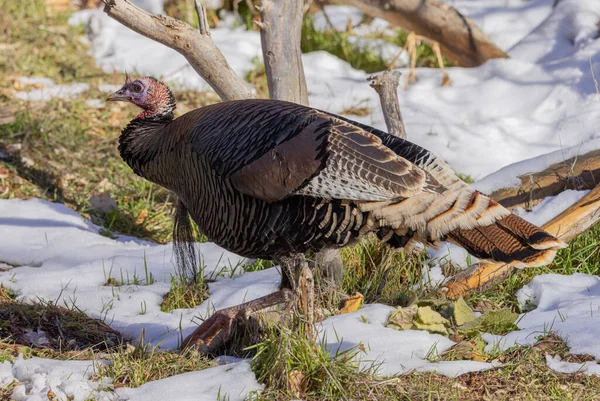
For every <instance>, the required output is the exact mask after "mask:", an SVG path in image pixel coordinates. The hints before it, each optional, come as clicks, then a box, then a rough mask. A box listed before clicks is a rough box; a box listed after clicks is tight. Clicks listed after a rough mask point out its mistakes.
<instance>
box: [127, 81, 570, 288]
mask: <svg viewBox="0 0 600 401" xmlns="http://www.w3.org/2000/svg"><path fill="white" fill-rule="evenodd" d="M135 83H138V84H143V85H144V86H147V92H148V93H146V94H143V93H139V94H138V93H137V92H136V93H134V92H135V91H134V92H131V91H128V90H127V88H129V87H131V86H132V85H134V84H135ZM135 83H129V84H126V86H125V87H124V89H122V90H121V91H120V92H121V94H119V92H117V94H115V97H116V98H117V99H116V100H127V101H131V102H132V103H135V104H138V105H139V106H140V107H143V108H144V112H142V114H140V115H139V116H138V117H137V118H136V119H134V120H133V121H131V123H129V125H128V126H127V127H126V128H125V129H124V130H123V133H122V135H121V137H120V145H119V150H120V152H121V156H122V157H123V159H124V160H125V161H126V162H127V163H128V164H129V165H130V166H131V168H132V169H133V170H134V172H135V173H136V174H138V175H140V176H142V177H144V178H146V179H148V180H150V181H152V182H155V183H157V184H159V185H161V186H163V187H165V188H167V189H169V190H171V191H172V192H174V193H175V194H176V195H177V197H178V198H179V206H178V211H177V214H176V224H175V235H174V239H175V241H176V243H177V244H179V248H178V249H179V252H176V253H177V254H178V255H180V258H181V259H186V258H189V252H190V251H191V250H192V249H193V248H191V247H189V246H188V247H186V243H187V241H189V240H190V238H189V235H190V233H191V231H190V230H189V219H187V217H186V213H189V215H190V216H191V218H192V219H193V220H194V221H195V222H196V224H197V225H198V228H199V229H200V231H201V232H202V233H204V234H205V235H206V236H207V237H208V238H209V240H211V241H213V242H215V243H217V244H219V245H220V246H222V247H223V248H225V249H228V250H230V251H232V252H234V253H237V254H240V255H243V256H247V257H253V258H264V259H274V260H276V261H281V260H284V259H285V258H288V257H292V256H294V255H301V254H305V253H306V252H310V251H318V250H321V249H323V248H327V247H342V246H345V245H347V244H349V243H351V242H353V241H355V240H356V239H357V238H359V237H360V236H361V235H364V234H366V233H369V232H373V233H376V234H377V235H378V236H379V238H381V239H382V240H383V241H387V242H388V243H390V244H392V245H395V246H404V245H406V244H407V243H409V242H411V241H419V242H424V243H427V244H431V245H436V244H437V243H439V242H440V241H442V240H450V241H453V242H455V243H457V244H459V245H461V246H463V247H465V248H466V249H467V250H468V251H469V252H471V253H473V254H474V255H475V256H477V257H480V258H487V259H493V260H497V261H502V262H506V263H511V264H513V265H516V266H521V267H523V266H532V265H538V264H545V263H548V262H549V261H550V260H551V259H552V257H553V256H554V254H555V252H556V250H557V249H558V248H560V247H562V246H563V243H562V242H561V241H559V240H557V239H556V238H554V237H552V236H551V235H549V234H547V233H545V232H544V231H542V230H541V229H539V228H538V227H535V226H534V225H532V224H529V223H527V222H526V221H524V220H522V219H520V218H519V217H517V216H514V215H512V214H510V212H509V211H507V210H506V209H504V208H503V207H502V206H500V205H499V204H497V203H496V202H494V201H492V200H490V199H489V198H487V197H486V196H485V195H483V194H481V193H479V192H477V191H474V190H473V189H471V188H470V187H468V186H467V185H466V184H465V183H464V182H462V181H461V180H460V179H459V178H458V177H457V176H456V174H455V173H454V172H453V171H452V169H450V167H449V166H448V165H447V164H446V163H444V162H443V161H442V160H440V159H439V158H437V157H436V156H435V155H433V154H431V153H430V152H428V151H427V150H425V149H423V148H421V147H419V146H417V145H415V144H412V143H410V142H408V141H405V140H402V139H400V138H397V137H394V136H391V135H389V134H387V133H385V132H382V131H379V130H376V129H374V128H372V127H368V126H365V125H362V124H359V123H356V122H353V121H350V120H347V119H345V118H343V117H339V116H336V115H333V114H329V113H326V112H323V111H319V110H316V109H312V108H309V107H305V106H301V105H297V104H294V103H288V102H282V101H271V100H240V101H233V102H224V103H219V104H215V105H211V106H207V107H203V108H201V109H197V110H193V111H191V112H189V113H186V114H185V115H183V116H181V117H179V118H177V119H173V109H174V102H173V101H172V95H170V91H168V89H166V87H165V86H164V85H162V84H161V83H159V82H158V81H156V80H153V79H150V78H144V79H143V80H141V81H140V80H138V81H135ZM127 85H129V86H127ZM136 89H140V88H139V87H138V88H136ZM165 89H166V90H167V91H168V95H167V94H165ZM128 96H129V97H128ZM153 99H154V101H155V102H159V103H160V102H162V103H160V104H158V105H157V104H147V103H148V102H149V101H151V100H153ZM136 102H137V103H136ZM144 102H146V103H144ZM186 255H187V256H186ZM180 263H181V261H180ZM288 279H289V280H292V278H291V277H288Z"/></svg>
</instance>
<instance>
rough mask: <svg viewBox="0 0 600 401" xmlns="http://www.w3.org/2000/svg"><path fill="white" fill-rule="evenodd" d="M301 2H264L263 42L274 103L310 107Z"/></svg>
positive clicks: (300, 0) (276, 0) (261, 24)
mask: <svg viewBox="0 0 600 401" xmlns="http://www.w3.org/2000/svg"><path fill="white" fill-rule="evenodd" d="M303 6H304V2H303V1H302V0H295V1H290V0H261V7H260V16H261V19H262V22H261V23H260V39H261V45H262V52H263V60H264V63H265V71H266V73H267V82H268V85H269V97H270V98H271V99H278V100H286V101H288V102H294V103H299V104H304V105H308V90H307V89H306V78H305V77H304V67H303V66H302V52H301V51H300V39H301V35H302V16H303V15H304V12H303V10H302V8H303Z"/></svg>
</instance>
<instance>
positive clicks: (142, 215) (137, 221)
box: [135, 209, 148, 225]
mask: <svg viewBox="0 0 600 401" xmlns="http://www.w3.org/2000/svg"><path fill="white" fill-rule="evenodd" d="M147 218H148V210H146V209H142V210H140V212H139V213H138V215H137V217H136V218H135V224H137V225H140V224H142V223H143V222H144V221H145V220H146V219H147Z"/></svg>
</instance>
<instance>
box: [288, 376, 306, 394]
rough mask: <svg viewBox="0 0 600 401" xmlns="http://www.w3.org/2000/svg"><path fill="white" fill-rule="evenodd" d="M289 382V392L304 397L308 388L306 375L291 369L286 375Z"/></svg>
mask: <svg viewBox="0 0 600 401" xmlns="http://www.w3.org/2000/svg"><path fill="white" fill-rule="evenodd" d="M288 381H289V384H290V392H291V393H292V394H293V395H294V397H299V398H304V396H305V395H306V391H307V389H308V381H307V380H306V376H305V375H304V373H302V372H301V371H299V370H292V371H291V372H290V374H289V375H288Z"/></svg>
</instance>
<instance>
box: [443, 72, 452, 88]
mask: <svg viewBox="0 0 600 401" xmlns="http://www.w3.org/2000/svg"><path fill="white" fill-rule="evenodd" d="M442 86H450V76H449V75H448V74H447V73H446V72H444V77H443V78H442Z"/></svg>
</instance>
